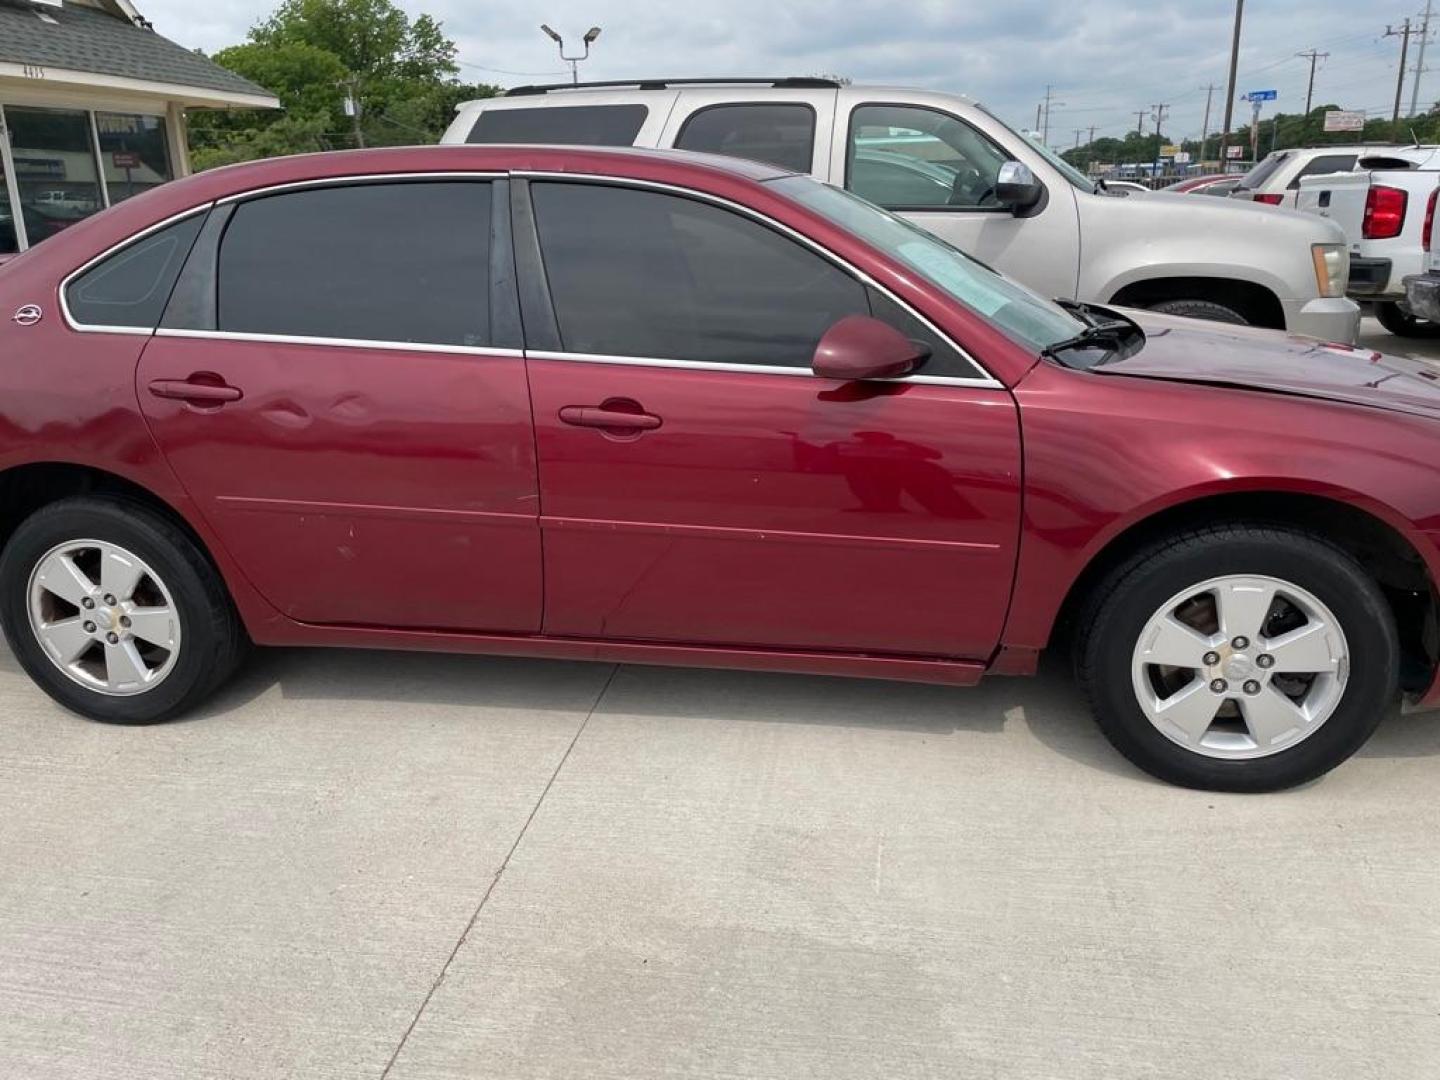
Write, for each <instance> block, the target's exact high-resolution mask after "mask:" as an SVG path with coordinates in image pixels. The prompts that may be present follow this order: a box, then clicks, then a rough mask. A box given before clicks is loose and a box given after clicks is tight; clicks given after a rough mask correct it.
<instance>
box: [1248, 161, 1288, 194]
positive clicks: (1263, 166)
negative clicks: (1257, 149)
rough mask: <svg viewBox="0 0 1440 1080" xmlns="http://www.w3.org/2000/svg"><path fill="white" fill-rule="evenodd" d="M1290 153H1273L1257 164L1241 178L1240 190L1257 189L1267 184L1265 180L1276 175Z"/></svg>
mask: <svg viewBox="0 0 1440 1080" xmlns="http://www.w3.org/2000/svg"><path fill="white" fill-rule="evenodd" d="M1289 156H1290V155H1289V154H1284V153H1282V154H1271V155H1270V156H1269V157H1267V158H1265V159H1264V160H1263V161H1259V162H1257V163H1256V164H1255V167H1254V168H1253V169H1251V170H1250V171H1249V172H1247V173H1246V174H1245V175H1244V176H1243V177H1241V178H1240V186H1239V188H1237V189H1236V190H1238V191H1257V190H1259V189H1260V188H1262V187H1264V186H1265V182H1266V181H1267V180H1269V179H1270V177H1272V176H1274V175H1275V170H1276V169H1278V168H1280V166H1281V165H1283V164H1284V163H1285V159H1286V158H1288V157H1289Z"/></svg>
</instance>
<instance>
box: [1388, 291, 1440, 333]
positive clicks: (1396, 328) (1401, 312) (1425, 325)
mask: <svg viewBox="0 0 1440 1080" xmlns="http://www.w3.org/2000/svg"><path fill="white" fill-rule="evenodd" d="M1375 318H1376V319H1377V320H1378V321H1379V323H1380V325H1381V326H1383V327H1384V328H1385V329H1386V330H1389V331H1390V333H1392V334H1394V335H1395V336H1396V337H1407V338H1433V337H1440V323H1433V322H1431V321H1430V320H1429V319H1422V318H1420V317H1418V316H1416V315H1412V314H1410V312H1408V311H1406V310H1405V309H1404V308H1402V307H1401V306H1400V305H1399V304H1398V303H1396V302H1395V301H1393V300H1391V301H1386V302H1384V303H1381V304H1376V305H1375Z"/></svg>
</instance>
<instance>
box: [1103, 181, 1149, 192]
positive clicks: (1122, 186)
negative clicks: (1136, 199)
mask: <svg viewBox="0 0 1440 1080" xmlns="http://www.w3.org/2000/svg"><path fill="white" fill-rule="evenodd" d="M1099 183H1100V187H1101V189H1102V190H1104V191H1106V192H1114V193H1116V194H1119V195H1134V194H1136V193H1137V192H1138V193H1140V194H1142V195H1148V194H1150V189H1149V188H1148V187H1146V186H1145V185H1144V184H1137V183H1136V182H1135V181H1134V180H1109V179H1105V180H1101V181H1100V182H1099Z"/></svg>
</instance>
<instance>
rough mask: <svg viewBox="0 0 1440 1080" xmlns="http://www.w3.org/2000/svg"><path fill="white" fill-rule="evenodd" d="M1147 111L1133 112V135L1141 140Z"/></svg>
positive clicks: (1143, 135) (1143, 134)
mask: <svg viewBox="0 0 1440 1080" xmlns="http://www.w3.org/2000/svg"><path fill="white" fill-rule="evenodd" d="M1149 111H1150V110H1149V109H1136V110H1135V134H1136V135H1139V136H1140V137H1141V138H1142V139H1143V138H1144V137H1145V114H1146V113H1147V112H1149Z"/></svg>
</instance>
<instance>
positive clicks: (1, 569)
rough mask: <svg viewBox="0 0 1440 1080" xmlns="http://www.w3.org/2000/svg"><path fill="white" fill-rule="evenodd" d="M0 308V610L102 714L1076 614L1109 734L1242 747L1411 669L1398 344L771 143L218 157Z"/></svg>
mask: <svg viewBox="0 0 1440 1080" xmlns="http://www.w3.org/2000/svg"><path fill="white" fill-rule="evenodd" d="M1323 257H1324V253H1321V252H1317V259H1321V258H1323ZM1324 272H1326V268H1325V267H1323V266H1320V267H1317V273H1324ZM0 312H3V314H4V316H5V321H4V322H3V323H0V356H3V364H0V534H3V535H0V539H3V542H4V550H3V555H0V618H3V623H4V629H5V633H6V635H7V637H8V639H9V642H10V645H11V647H12V649H13V650H14V652H15V655H16V656H17V657H18V659H19V661H20V663H21V664H23V665H24V667H25V668H26V670H27V671H28V672H29V673H30V675H31V676H33V678H34V679H35V681H36V682H38V683H39V684H40V686H41V687H43V688H44V689H45V690H46V691H47V692H48V693H49V694H51V695H52V696H53V697H54V698H55V699H56V700H57V701H59V702H60V703H61V704H63V705H65V706H67V707H69V708H71V709H73V710H75V711H77V712H80V713H82V714H84V715H86V716H90V717H93V718H95V719H98V720H104V721H111V722H119V723H143V722H149V721H155V720H161V719H164V718H167V717H171V716H174V715H176V714H178V713H180V712H182V711H183V710H185V709H188V708H191V707H192V706H194V705H195V704H196V703H197V702H199V701H200V700H202V699H203V698H205V697H206V696H207V695H209V694H211V693H212V692H213V691H214V690H215V689H216V688H217V687H218V686H219V685H220V684H221V683H222V682H223V681H224V680H225V678H226V677H227V676H229V675H230V674H231V673H232V672H233V671H234V669H235V668H236V665H237V664H238V663H239V662H240V659H241V657H242V655H243V653H244V650H245V648H246V647H247V646H248V645H249V644H251V643H254V644H258V645H328V646H364V647H386V648H399V649H432V650H449V651H458V652H479V653H510V654H518V655H526V656H545V657H568V658H578V659H593V660H605V661H611V662H616V661H625V662H634V663H651V664H694V665H710V666H717V667H736V668H757V669H767V670H774V671H805V672H821V673H826V674H834V675H856V676H871V677H879V678H892V679H910V680H920V681H928V682H940V683H949V684H954V685H967V684H971V683H974V682H976V681H977V680H978V679H980V678H981V676H982V675H984V674H986V673H987V672H989V673H994V674H1000V675H1019V674H1029V673H1031V672H1032V671H1034V669H1035V666H1036V662H1037V658H1038V656H1039V654H1040V652H1041V651H1042V650H1043V649H1045V648H1046V647H1047V645H1049V644H1050V643H1052V642H1058V641H1062V640H1064V641H1067V642H1069V643H1072V644H1073V646H1074V649H1075V655H1076V658H1077V671H1078V674H1079V679H1080V682H1081V684H1082V686H1083V687H1084V689H1085V692H1086V693H1087V694H1088V695H1089V698H1090V700H1091V701H1092V702H1093V705H1094V708H1095V712H1096V715H1097V718H1098V720H1099V722H1100V724H1101V726H1102V727H1103V729H1104V731H1105V733H1106V734H1107V736H1108V737H1109V738H1110V739H1111V741H1112V742H1114V744H1115V745H1116V746H1117V747H1118V748H1119V749H1120V751H1122V752H1123V753H1124V754H1126V755H1127V756H1128V757H1130V758H1131V759H1132V760H1133V761H1135V762H1136V763H1137V764H1139V765H1140V766H1142V767H1143V768H1145V769H1148V770H1150V771H1151V772H1153V773H1155V774H1156V775H1159V776H1161V777H1164V778H1166V779H1168V780H1172V781H1175V782H1178V783H1182V784H1189V785H1195V786H1203V787H1210V788H1222V789H1236V790H1262V789H1273V788H1278V787H1282V786H1285V785H1289V784H1294V783H1298V782H1301V781H1304V780H1307V779H1310V778H1312V777H1315V776H1318V775H1320V774H1321V773H1323V772H1325V771H1326V770H1328V769H1329V768H1331V767H1333V766H1334V765H1336V764H1337V763H1339V762H1340V761H1342V760H1344V759H1345V758H1346V757H1347V756H1348V755H1350V754H1351V753H1353V752H1354V751H1355V750H1356V749H1357V748H1358V747H1359V746H1360V745H1361V744H1362V743H1363V742H1364V741H1365V739H1366V738H1367V737H1368V736H1369V734H1370V733H1371V732H1372V731H1373V730H1374V728H1375V726H1376V724H1377V723H1378V722H1379V721H1380V719H1381V716H1382V714H1383V713H1385V712H1386V711H1387V710H1388V709H1389V708H1390V707H1391V706H1392V705H1393V704H1394V703H1395V701H1396V700H1397V699H1398V697H1399V694H1400V692H1401V691H1402V690H1403V691H1406V692H1409V693H1410V694H1412V696H1413V697H1414V698H1416V699H1418V700H1420V701H1421V702H1424V703H1435V702H1436V701H1437V699H1440V691H1437V686H1436V644H1437V632H1436V603H1435V587H1434V583H1435V581H1436V578H1437V574H1440V547H1437V543H1440V426H1437V420H1440V388H1437V386H1436V382H1435V376H1434V374H1433V373H1432V372H1431V371H1430V370H1428V369H1425V368H1423V367H1421V366H1420V365H1417V364H1412V363H1409V362H1406V361H1401V360H1394V359H1388V358H1382V357H1380V356H1378V355H1371V354H1367V353H1362V352H1356V351H1353V350H1351V349H1348V348H1345V347H1341V346H1330V345H1323V344H1320V343H1318V342H1313V341H1302V340H1293V339H1286V338H1284V337H1281V336H1279V335H1277V334H1272V333H1269V332H1264V331H1253V330H1245V329H1239V328H1232V327H1226V326H1220V325H1217V324H1212V323H1192V322H1187V321H1185V320H1179V319H1171V318H1164V317H1156V316H1153V315H1148V314H1141V313H1138V312H1122V311H1116V310H1111V309H1106V308H1099V307H1094V306H1088V305H1079V304H1073V303H1067V304H1065V305H1063V306H1062V305H1057V304H1053V303H1050V302H1048V301H1045V300H1042V299H1041V298H1039V297H1037V296H1035V295H1033V294H1031V293H1029V292H1027V291H1026V290H1025V289H1023V288H1021V287H1020V286H1018V285H1016V284H1015V283H1013V282H1011V281H1009V280H1007V279H1005V278H1002V277H1000V276H998V275H996V274H993V273H991V272H990V271H988V270H987V269H985V268H984V267H982V266H980V265H978V264H976V263H974V262H973V261H971V260H970V259H968V258H966V257H965V256H964V255H962V254H960V253H959V252H957V251H955V250H954V249H952V248H950V247H948V246H946V245H945V244H943V243H941V242H940V241H938V240H936V239H935V238H934V237H932V236H930V235H929V234H927V233H925V232H922V231H920V230H917V229H915V228H913V227H911V226H909V225H907V224H905V223H903V222H902V221H900V220H899V219H897V218H895V217H893V216H891V215H889V214H887V213H885V212H884V211H881V210H878V209H876V208H875V207H873V206H871V205H870V204H868V203H865V202H862V201H860V200H858V199H856V198H854V197H852V196H850V195H847V194H845V193H844V192H842V191H839V190H836V189H834V188H831V187H827V186H825V185H823V184H820V183H817V182H815V181H813V180H810V179H808V178H805V177H802V176H796V175H789V174H785V173H782V172H780V171H778V170H776V169H773V168H771V167H769V166H763V165H758V164H751V163H745V162H740V161H733V160H729V159H720V158H709V157H704V156H697V155H678V154H657V153H651V152H644V151H631V150H624V151H618V150H592V149H585V150H582V149H567V148H559V149H557V148H545V147H526V148H511V147H478V146H477V147H444V148H425V149H398V150H383V151H366V152H360V153H350V154H339V155H318V156H312V157H297V158H290V159H282V160H275V161H267V162H262V163H256V164H251V165H245V166H240V167H235V168H227V169H220V170H216V171H214V172H210V173H205V174H203V175H201V176H197V177H194V178H192V179H189V180H184V181H181V182H178V183H174V184H170V185H168V186H165V187H162V188H159V189H157V190H155V191H153V192H150V193H148V194H145V195H142V196H138V197H136V198H134V199H131V200H128V201H126V202H125V203H124V204H122V205H120V206H118V207H116V208H114V209H113V210H110V211H108V212H106V213H103V214H100V215H97V216H96V217H93V218H91V219H89V220H87V221H85V222H83V223H81V224H77V225H76V226H75V227H74V228H72V229H68V230H66V231H65V232H64V233H63V234H61V235H59V236H56V237H54V238H52V239H50V240H47V241H46V242H45V243H43V244H41V245H39V246H38V247H36V248H34V249H32V250H31V251H30V252H28V253H26V254H25V255H22V256H20V257H19V258H17V259H14V260H12V261H10V262H9V263H7V264H5V265H4V266H3V267H0Z"/></svg>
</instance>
